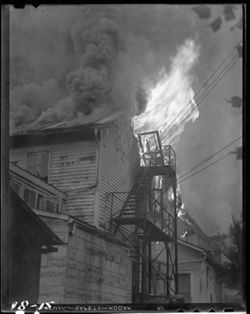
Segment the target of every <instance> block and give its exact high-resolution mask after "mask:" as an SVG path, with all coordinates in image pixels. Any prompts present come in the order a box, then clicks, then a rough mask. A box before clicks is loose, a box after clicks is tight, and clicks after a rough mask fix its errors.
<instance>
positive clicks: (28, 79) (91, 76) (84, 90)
mask: <svg viewBox="0 0 250 314" xmlns="http://www.w3.org/2000/svg"><path fill="white" fill-rule="evenodd" d="M60 8H61V9H60ZM22 11H23V12H22V13H20V12H17V10H15V9H13V10H12V11H11V57H12V58H11V61H12V62H11V69H12V71H11V73H12V75H11V76H12V77H11V81H12V83H11V107H10V111H11V114H10V117H11V124H10V125H11V132H12V131H18V130H19V129H27V128H40V127H41V126H43V125H47V124H52V123H57V122H61V121H63V120H65V119H66V120H71V119H73V118H74V117H85V116H90V115H92V116H93V115H94V116H96V118H99V117H103V116H107V115H109V114H111V113H112V112H114V111H117V110H123V111H125V112H127V114H128V116H130V117H131V116H134V115H138V114H141V113H142V112H144V110H145V109H146V105H147V102H148V87H149V85H150V84H152V83H153V82H156V81H157V80H158V79H159V73H160V71H165V72H166V73H167V72H168V71H169V70H170V69H171V60H170V56H171V55H173V54H174V53H176V49H177V47H176V38H178V40H179V42H177V43H178V44H181V43H183V42H184V40H185V39H186V38H188V37H189V36H190V32H191V29H192V27H191V21H190V20H189V19H188V17H187V16H186V15H185V10H184V9H181V8H180V7H179V6H164V5H155V6H153V5H150V6H148V5H122V6H120V5H119V6H116V5H105V6H101V5H97V6H94V5H90V6H80V7H70V6H68V7H64V9H63V7H58V8H56V7H53V6H44V7H39V8H38V9H34V8H32V7H26V8H25V9H24V10H22ZM173 23H179V26H178V28H173V27H172V25H173ZM187 26H189V27H187ZM92 118H93V117H92Z"/></svg>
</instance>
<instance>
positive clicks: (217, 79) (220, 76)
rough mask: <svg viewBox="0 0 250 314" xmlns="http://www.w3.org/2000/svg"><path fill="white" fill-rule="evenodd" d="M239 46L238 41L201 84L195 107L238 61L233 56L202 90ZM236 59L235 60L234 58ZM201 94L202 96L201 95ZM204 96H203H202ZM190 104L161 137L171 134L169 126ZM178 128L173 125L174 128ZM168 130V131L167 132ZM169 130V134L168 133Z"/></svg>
mask: <svg viewBox="0 0 250 314" xmlns="http://www.w3.org/2000/svg"><path fill="white" fill-rule="evenodd" d="M240 44H241V41H239V43H238V44H237V45H236V46H235V47H234V48H233V49H232V51H231V52H230V53H229V54H228V55H227V57H226V58H225V59H224V60H223V61H222V62H221V63H220V64H219V66H217V68H216V70H215V71H214V72H213V73H212V74H211V75H210V76H209V78H208V79H207V80H206V81H205V82H204V83H203V85H202V86H201V88H200V89H199V90H198V92H197V93H196V97H199V93H201V95H200V99H199V100H197V106H198V102H201V101H202V100H204V98H205V97H206V96H207V95H208V93H209V92H211V90H212V89H213V88H214V86H215V85H216V84H217V83H218V81H219V80H221V79H222V78H223V77H224V75H225V74H226V73H227V72H228V71H229V70H230V69H231V67H232V66H233V65H234V63H235V62H236V61H237V60H238V57H239V56H238V55H237V57H236V56H234V57H233V59H232V60H231V61H230V62H229V64H227V65H226V67H225V68H224V69H223V70H222V71H221V72H220V73H219V74H218V76H217V77H216V78H215V79H214V81H213V82H212V83H210V84H211V85H210V86H209V87H208V88H207V90H206V89H205V90H203V91H202V89H203V87H205V86H206V85H207V84H208V82H209V81H210V80H211V79H212V78H213V77H214V76H215V75H216V73H217V72H218V70H219V69H220V68H221V67H222V66H223V65H224V64H225V62H226V61H227V59H228V58H229V57H230V55H231V54H232V53H233V52H234V50H235V49H237V48H238V47H239V46H240ZM235 57H236V58H235ZM202 93H203V94H202ZM204 94H205V95H204ZM191 102H192V100H190V101H189V102H188V103H187V104H186V106H185V107H184V111H183V110H181V111H180V112H179V113H178V114H177V115H176V117H175V118H174V119H173V120H172V121H171V122H170V125H169V126H168V127H167V129H166V130H165V131H164V132H163V133H162V134H161V136H164V134H166V133H167V135H168V133H169V132H171V133H172V129H171V126H172V125H173V123H174V122H175V121H176V119H177V118H178V117H179V116H180V115H183V114H184V112H185V108H188V105H189V104H190V103H191ZM192 110H193V108H191V109H189V110H188V112H187V113H186V114H185V116H184V119H185V118H186V117H187V115H188V114H189V113H190V112H191V111H192ZM184 119H182V120H181V121H180V122H182V121H183V120H184ZM177 126H178V124H177V125H175V126H174V128H176V127H177ZM169 129H170V130H169ZM168 130H169V132H168Z"/></svg>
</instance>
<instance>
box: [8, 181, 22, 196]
mask: <svg viewBox="0 0 250 314" xmlns="http://www.w3.org/2000/svg"><path fill="white" fill-rule="evenodd" d="M10 186H11V187H12V189H13V190H14V191H15V192H16V193H17V194H19V191H20V184H18V183H15V182H10Z"/></svg>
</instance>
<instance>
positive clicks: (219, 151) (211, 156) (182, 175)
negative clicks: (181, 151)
mask: <svg viewBox="0 0 250 314" xmlns="http://www.w3.org/2000/svg"><path fill="white" fill-rule="evenodd" d="M241 137H242V135H241V136H238V137H237V138H235V139H234V140H233V141H231V142H230V143H228V144H227V145H225V146H223V147H222V148H221V149H219V150H218V151H216V152H215V153H213V154H212V155H210V156H209V157H207V158H206V159H204V160H203V161H201V162H200V163H198V164H197V165H195V166H194V167H193V168H191V169H190V170H187V171H186V172H184V173H182V174H181V175H180V177H179V178H178V180H180V179H182V178H183V177H185V175H186V174H188V173H190V172H192V171H193V170H195V169H197V168H198V167H200V166H201V165H203V164H204V163H206V162H207V161H209V160H210V159H212V158H213V157H215V156H216V155H218V154H219V153H221V152H222V151H223V150H225V149H226V148H228V147H229V146H231V145H232V144H233V143H235V142H236V141H238V140H239V139H240V138H241Z"/></svg>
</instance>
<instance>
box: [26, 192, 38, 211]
mask: <svg viewBox="0 0 250 314" xmlns="http://www.w3.org/2000/svg"><path fill="white" fill-rule="evenodd" d="M24 201H25V203H26V204H27V205H28V206H29V207H30V208H35V203H36V192H34V191H32V190H29V189H24Z"/></svg>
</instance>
